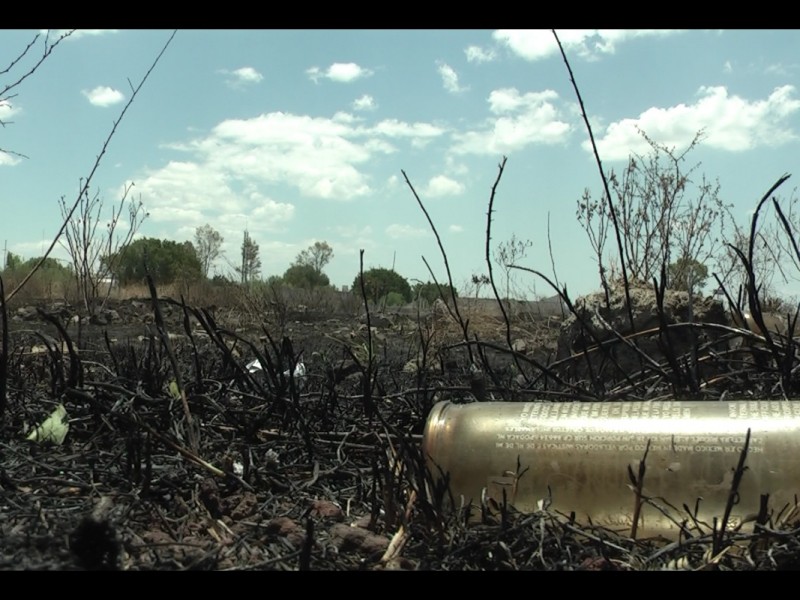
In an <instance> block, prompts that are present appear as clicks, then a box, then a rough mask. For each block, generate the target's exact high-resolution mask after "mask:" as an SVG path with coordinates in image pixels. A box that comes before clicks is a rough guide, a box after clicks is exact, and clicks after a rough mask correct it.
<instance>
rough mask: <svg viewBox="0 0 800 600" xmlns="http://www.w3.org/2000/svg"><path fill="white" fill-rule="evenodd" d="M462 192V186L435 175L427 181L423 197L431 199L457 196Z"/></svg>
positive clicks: (442, 176)
mask: <svg viewBox="0 0 800 600" xmlns="http://www.w3.org/2000/svg"><path fill="white" fill-rule="evenodd" d="M463 192H464V185H463V184H461V183H459V182H457V181H455V180H454V179H450V178H449V177H447V176H445V175H437V176H436V177H432V178H431V180H430V181H428V185H427V186H426V188H425V195H426V196H430V197H433V198H437V197H441V196H457V195H458V194H462V193H463Z"/></svg>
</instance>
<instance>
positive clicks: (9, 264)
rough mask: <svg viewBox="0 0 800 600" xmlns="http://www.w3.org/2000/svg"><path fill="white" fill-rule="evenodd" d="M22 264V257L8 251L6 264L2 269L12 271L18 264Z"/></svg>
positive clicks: (17, 267)
mask: <svg viewBox="0 0 800 600" xmlns="http://www.w3.org/2000/svg"><path fill="white" fill-rule="evenodd" d="M21 264H22V257H21V256H20V255H18V254H14V253H13V252H9V253H8V254H6V265H5V269H4V271H7V272H9V273H10V272H12V271H16V270H17V269H19V267H20V265H21Z"/></svg>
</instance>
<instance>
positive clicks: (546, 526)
mask: <svg viewBox="0 0 800 600" xmlns="http://www.w3.org/2000/svg"><path fill="white" fill-rule="evenodd" d="M156 306H157V308H156V307H154V305H153V303H152V302H151V301H150V300H149V299H141V300H131V301H125V302H118V303H115V304H114V305H112V306H110V307H109V310H107V311H103V312H102V313H100V314H99V315H98V317H97V318H96V319H94V320H93V321H92V322H80V321H76V320H75V319H74V316H75V315H74V313H75V311H74V309H72V308H70V307H67V306H63V305H46V306H43V307H40V308H43V309H44V312H39V311H37V308H36V307H17V308H16V309H14V310H13V311H12V313H11V314H10V315H9V317H10V320H9V335H8V338H9V343H8V350H7V360H6V361H5V363H6V370H7V372H6V374H5V376H3V374H2V373H0V381H4V382H5V384H6V389H5V398H6V402H5V405H4V406H2V409H3V410H2V420H1V421H0V569H2V570H32V571H42V570H128V571H150V570H168V571H173V570H214V571H218V570H222V571H224V570H273V571H275V570H285V571H297V570H324V571H364V570H370V571H380V570H431V571H469V570H481V571H485V570H573V571H575V570H616V571H633V570H662V569H705V570H720V569H723V570H731V569H734V568H736V569H739V568H741V569H748V570H754V569H755V570H758V569H767V570H775V569H782V568H791V567H792V566H793V565H796V564H797V561H796V560H795V556H796V554H797V547H800V543H797V542H795V538H796V537H797V536H794V537H792V536H789V535H788V534H787V536H784V537H781V538H780V539H781V544H782V545H778V546H772V547H770V546H768V545H764V544H762V545H761V546H752V547H751V550H750V551H749V553H742V552H739V551H738V549H737V550H736V551H731V549H732V548H734V547H733V546H725V547H724V548H725V549H724V552H722V551H721V550H720V549H721V548H723V547H722V546H720V540H719V539H717V538H713V539H712V538H711V537H707V538H695V539H694V540H693V541H690V542H687V543H685V544H679V545H674V544H672V545H669V544H667V545H665V544H664V541H663V540H647V539H645V540H641V539H639V540H637V539H630V538H628V537H626V536H625V535H623V534H620V533H618V532H617V533H615V532H609V531H607V530H603V529H598V528H594V527H591V526H585V525H581V524H579V523H577V522H575V521H574V519H571V518H570V517H569V515H557V514H554V513H552V512H551V511H548V510H546V509H543V510H539V511H537V512H536V513H535V514H522V513H519V512H516V511H515V510H514V509H513V507H512V506H508V505H505V504H502V503H501V504H498V503H497V502H495V501H493V500H492V501H487V502H486V503H483V504H482V505H481V508H480V510H479V511H478V512H474V511H473V512H471V513H462V512H461V511H459V510H454V506H453V503H452V500H453V499H452V497H448V494H447V488H446V486H445V487H442V486H441V485H440V483H437V482H436V480H435V479H434V478H432V474H431V472H430V470H429V469H428V467H427V464H426V461H425V458H424V457H423V456H422V452H421V450H420V442H421V438H422V432H423V429H424V426H425V423H426V419H427V417H428V415H429V413H430V411H431V408H432V407H433V406H434V404H435V403H436V402H439V401H441V400H451V401H453V402H474V401H476V400H509V401H514V400H519V399H521V398H525V399H529V398H530V397H531V396H527V395H526V393H527V390H526V389H525V387H524V386H523V385H522V384H521V383H520V378H519V375H520V373H519V369H518V365H517V364H516V362H515V359H513V358H512V357H511V355H510V353H509V352H508V349H509V346H512V347H513V348H514V349H515V350H516V351H517V358H524V359H525V360H529V361H534V362H539V361H540V362H542V363H548V362H549V361H551V360H552V358H553V355H554V353H555V343H556V337H557V333H558V327H557V323H556V322H553V321H552V320H549V321H540V322H535V321H530V320H527V321H522V322H520V323H516V324H514V327H513V328H512V329H511V331H508V330H507V329H506V325H505V323H504V322H502V321H498V320H497V319H490V318H483V317H482V316H481V315H470V321H469V329H468V335H467V339H468V340H470V342H471V343H469V344H467V343H466V341H465V335H464V331H463V330H462V329H461V327H460V326H459V325H458V324H457V323H456V322H455V321H453V320H452V319H451V318H450V317H448V316H447V315H446V314H437V313H432V314H427V315H421V316H419V317H417V318H415V317H409V316H404V317H401V316H399V315H392V314H371V315H370V318H369V324H370V326H371V328H370V327H368V326H367V319H366V316H365V315H356V316H353V315H349V316H348V315H332V314H313V313H309V312H307V311H305V312H303V313H288V314H281V315H271V314H263V315H256V316H255V318H253V316H252V315H251V316H250V318H245V317H244V316H243V315H242V314H241V313H239V312H237V311H231V310H221V309H208V310H206V309H204V308H203V307H182V306H181V305H180V304H179V303H177V302H175V301H170V300H169V299H162V301H160V302H159V303H157V305H156ZM478 341H480V343H477V342H478ZM509 342H510V343H509ZM370 349H371V352H370ZM470 353H472V356H470ZM254 360H258V361H259V365H260V367H261V368H255V367H254V366H253V361H254ZM473 364H476V365H480V366H481V367H482V371H480V372H479V373H480V375H481V378H480V380H479V381H478V380H476V374H475V372H474V370H473V369H472V368H471V367H472V365H473ZM290 373H296V374H297V375H296V377H290V376H289V374H290ZM476 382H477V383H476ZM0 397H1V396H0ZM59 405H60V406H63V409H64V411H65V413H66V418H65V420H66V422H67V423H68V425H69V429H68V432H67V433H66V436H65V437H64V438H63V441H61V440H57V441H53V439H52V438H51V439H44V440H43V439H39V440H38V441H37V440H35V439H34V440H31V439H28V438H29V435H30V433H31V432H32V431H36V427H37V425H39V424H41V423H43V422H44V421H45V420H46V419H47V418H48V416H50V415H51V414H52V413H53V412H54V410H55V409H57V408H58V407H59ZM41 437H46V436H45V435H44V434H41V435H40V438H41ZM58 441H61V443H57V442H58ZM762 541H763V540H762ZM710 549H715V550H717V551H719V552H720V556H717V557H716V558H715V555H714V554H713V553H712V554H709V552H710Z"/></svg>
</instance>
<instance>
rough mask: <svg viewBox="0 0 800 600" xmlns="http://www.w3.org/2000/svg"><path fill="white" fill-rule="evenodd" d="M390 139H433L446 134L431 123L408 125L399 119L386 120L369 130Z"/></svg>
mask: <svg viewBox="0 0 800 600" xmlns="http://www.w3.org/2000/svg"><path fill="white" fill-rule="evenodd" d="M369 131H370V132H375V133H380V134H382V135H385V136H387V137H390V138H396V137H397V138H403V137H406V138H408V137H410V138H416V139H419V140H425V139H432V138H435V137H439V136H440V135H442V134H443V133H444V131H445V130H444V129H442V128H441V127H438V126H436V125H431V124H430V123H406V122H404V121H398V120H397V119H384V120H383V121H381V122H379V123H378V124H376V125H375V126H374V127H372V128H370V129H369Z"/></svg>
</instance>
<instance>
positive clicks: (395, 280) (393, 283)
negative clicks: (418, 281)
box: [352, 267, 411, 302]
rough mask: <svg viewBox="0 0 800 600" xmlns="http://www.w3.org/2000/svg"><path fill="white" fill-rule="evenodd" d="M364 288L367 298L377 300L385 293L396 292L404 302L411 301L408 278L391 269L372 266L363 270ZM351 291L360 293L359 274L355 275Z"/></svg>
mask: <svg viewBox="0 0 800 600" xmlns="http://www.w3.org/2000/svg"><path fill="white" fill-rule="evenodd" d="M364 289H365V291H366V294H367V299H368V300H371V301H373V302H378V301H379V300H380V299H381V298H383V297H384V296H385V295H386V294H388V293H390V292H397V293H399V294H400V295H401V296H402V297H403V300H405V301H406V302H411V286H410V285H409V283H408V280H407V279H406V278H405V277H403V276H401V275H398V274H397V273H396V272H395V271H392V270H391V269H384V268H380V267H378V268H374V269H369V270H367V271H364ZM352 290H353V293H355V294H360V293H361V274H360V273H359V274H358V275H356V278H355V279H354V280H353V286H352Z"/></svg>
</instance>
